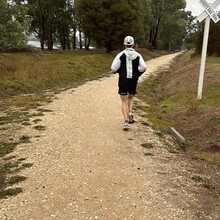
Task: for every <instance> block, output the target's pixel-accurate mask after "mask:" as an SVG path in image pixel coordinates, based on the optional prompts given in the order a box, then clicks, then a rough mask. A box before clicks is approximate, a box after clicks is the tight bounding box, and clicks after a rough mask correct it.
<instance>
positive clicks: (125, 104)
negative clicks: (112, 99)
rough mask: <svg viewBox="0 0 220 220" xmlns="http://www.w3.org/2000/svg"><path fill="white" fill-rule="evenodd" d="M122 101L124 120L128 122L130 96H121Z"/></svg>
mask: <svg viewBox="0 0 220 220" xmlns="http://www.w3.org/2000/svg"><path fill="white" fill-rule="evenodd" d="M121 101H122V113H123V116H124V120H125V121H128V110H129V109H128V96H127V95H121Z"/></svg>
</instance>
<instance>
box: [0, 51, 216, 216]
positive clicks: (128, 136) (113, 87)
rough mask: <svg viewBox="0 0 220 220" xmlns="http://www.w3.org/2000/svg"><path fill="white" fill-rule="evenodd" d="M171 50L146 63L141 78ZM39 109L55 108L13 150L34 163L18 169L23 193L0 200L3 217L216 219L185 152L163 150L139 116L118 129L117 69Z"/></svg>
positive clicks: (162, 143)
mask: <svg viewBox="0 0 220 220" xmlns="http://www.w3.org/2000/svg"><path fill="white" fill-rule="evenodd" d="M176 55H177V54H173V55H167V56H163V57H160V58H157V59H154V60H150V61H149V62H147V65H148V67H147V73H146V74H145V76H144V77H146V76H147V75H148V74H151V73H152V72H153V71H155V70H156V68H158V67H159V66H162V65H165V64H169V63H170V61H171V60H172V59H173V58H174V57H175V56H176ZM44 108H45V109H50V110H53V112H48V113H46V114H45V116H43V117H41V119H42V122H41V125H43V126H46V130H45V131H36V130H34V129H31V128H29V129H27V130H26V131H25V132H26V134H27V135H29V136H35V138H33V139H32V143H31V144H28V145H23V146H22V147H19V149H18V150H17V151H16V152H15V154H16V155H21V156H23V157H27V158H28V162H32V163H33V164H34V165H33V167H31V168H29V169H27V170H24V171H23V173H22V174H23V175H25V176H27V177H28V179H27V180H26V181H24V182H22V183H21V184H19V185H18V186H20V187H22V188H23V189H24V192H23V193H21V194H19V195H18V196H16V197H12V198H8V199H5V200H2V201H0V205H1V209H0V219H2V220H3V219H7V220H31V219H32V220H52V219H56V220H84V219H85V220H86V219H101V220H117V219H118V220H125V219H127V220H134V219H136V220H150V219H152V220H157V219H165V220H166V219H167V220H170V219H184V220H189V219H217V217H218V216H217V215H218V211H219V206H217V205H216V206H213V204H212V202H215V201H214V200H211V202H210V206H207V202H209V200H208V199H209V198H208V199H207V201H206V204H205V203H203V202H204V198H203V195H204V194H203V193H205V192H206V191H204V190H206V189H203V188H201V187H200V186H198V184H196V183H195V182H194V181H193V180H192V179H191V178H190V177H191V175H192V173H193V171H194V167H193V164H192V163H189V161H188V160H187V159H186V158H185V156H184V155H183V154H171V153H170V152H168V150H167V149H166V144H165V142H168V140H166V141H165V140H164V139H161V138H160V137H159V136H158V135H156V134H155V132H154V131H153V130H152V129H151V128H150V127H149V126H146V125H143V124H142V123H141V120H143V119H142V118H141V117H140V116H137V115H136V118H135V119H136V120H137V122H136V123H135V124H134V125H132V126H131V129H130V131H129V132H124V131H123V130H122V125H123V118H122V113H121V107H120V99H119V96H118V94H117V75H112V76H111V77H107V78H103V79H100V80H96V81H91V82H88V83H86V84H84V85H82V86H80V87H78V88H75V89H71V90H68V91H64V92H62V93H60V94H58V95H57V96H56V99H55V100H54V101H53V102H52V103H50V104H49V105H47V106H44ZM34 119H36V118H34ZM37 135H40V136H41V137H40V138H38V137H36V136H37ZM143 143H151V144H152V145H153V146H154V147H153V148H152V149H145V148H143V147H141V144H143ZM210 198H211V199H212V195H211V196H210Z"/></svg>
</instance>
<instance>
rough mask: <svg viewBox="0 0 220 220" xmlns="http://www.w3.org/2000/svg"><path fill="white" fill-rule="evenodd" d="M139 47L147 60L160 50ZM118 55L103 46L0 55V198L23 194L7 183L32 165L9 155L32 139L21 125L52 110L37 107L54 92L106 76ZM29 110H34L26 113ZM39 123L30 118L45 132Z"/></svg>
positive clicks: (46, 101) (157, 54) (20, 190)
mask: <svg viewBox="0 0 220 220" xmlns="http://www.w3.org/2000/svg"><path fill="white" fill-rule="evenodd" d="M138 51H139V52H140V53H141V54H142V55H143V57H144V58H145V59H146V60H148V59H152V58H155V57H158V56H161V55H163V54H164V53H163V52H157V51H149V50H146V49H139V50H138ZM117 53H118V51H114V52H113V53H111V54H107V53H105V51H102V50H97V51H84V50H78V51H65V52H63V51H54V52H48V51H45V52H31V53H0V78H1V80H0V97H1V98H0V130H1V133H0V198H3V197H7V196H11V195H16V194H18V193H20V192H22V189H21V188H13V187H12V186H10V185H13V184H15V183H17V182H19V181H24V180H25V177H22V176H19V172H20V171H21V170H22V169H26V168H30V167H31V166H32V165H33V164H31V163H25V160H26V158H18V159H16V156H15V155H9V156H8V154H10V153H12V152H13V151H14V150H15V148H16V147H18V145H19V144H23V143H29V142H30V139H31V137H29V136H27V135H25V134H20V133H19V132H20V131H19V129H20V127H22V126H30V125H31V123H30V121H31V120H30V119H31V118H32V117H42V116H44V113H46V112H51V110H47V109H44V108H43V107H42V106H43V105H45V104H47V103H49V102H51V101H52V98H53V97H54V94H56V93H59V92H60V91H62V90H64V89H69V88H74V87H77V86H79V85H81V84H83V83H84V82H86V81H88V80H93V79H98V78H100V77H103V76H108V75H109V74H110V73H109V71H110V66H111V63H112V60H113V58H114V57H115V55H116V54H117ZM30 110H36V113H34V114H33V113H32V114H31V113H29V112H30ZM40 121H41V119H34V120H32V122H33V123H34V124H35V126H34V128H35V129H37V130H44V129H45V128H46V127H45V126H42V125H37V123H38V122H40ZM12 134H13V135H12ZM12 136H13V137H12ZM16 140H17V141H16ZM10 176H11V178H10ZM9 186H10V188H8V187H9Z"/></svg>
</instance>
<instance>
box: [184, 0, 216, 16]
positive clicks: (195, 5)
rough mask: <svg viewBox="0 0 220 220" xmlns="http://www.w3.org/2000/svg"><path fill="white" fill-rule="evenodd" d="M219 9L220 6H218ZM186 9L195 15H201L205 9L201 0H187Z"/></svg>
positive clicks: (210, 1)
mask: <svg viewBox="0 0 220 220" xmlns="http://www.w3.org/2000/svg"><path fill="white" fill-rule="evenodd" d="M214 1H215V0H207V2H208V3H213V2H214ZM217 9H218V10H219V9H220V7H218V8H217ZM186 11H191V12H192V15H193V16H198V15H200V14H201V13H202V12H203V11H204V9H203V7H202V6H201V3H200V2H199V0H186Z"/></svg>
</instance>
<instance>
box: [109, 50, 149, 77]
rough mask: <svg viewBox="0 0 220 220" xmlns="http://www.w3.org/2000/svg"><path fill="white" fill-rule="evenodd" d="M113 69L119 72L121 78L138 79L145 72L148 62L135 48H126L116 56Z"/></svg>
mask: <svg viewBox="0 0 220 220" xmlns="http://www.w3.org/2000/svg"><path fill="white" fill-rule="evenodd" d="M111 70H112V71H113V72H114V73H116V72H117V73H119V76H120V77H121V78H127V79H137V78H138V77H139V76H140V75H141V74H142V73H144V72H145V70H146V64H145V62H144V59H143V57H142V56H141V54H139V53H138V52H136V51H135V50H134V49H133V48H126V49H125V50H123V51H122V52H120V53H119V54H118V55H117V56H116V57H115V59H114V60H113V63H112V65H111Z"/></svg>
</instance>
